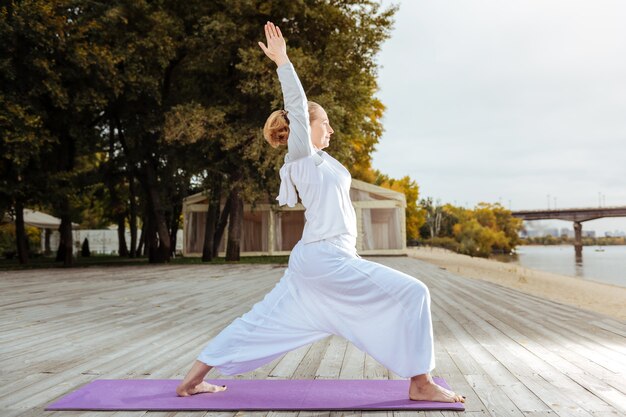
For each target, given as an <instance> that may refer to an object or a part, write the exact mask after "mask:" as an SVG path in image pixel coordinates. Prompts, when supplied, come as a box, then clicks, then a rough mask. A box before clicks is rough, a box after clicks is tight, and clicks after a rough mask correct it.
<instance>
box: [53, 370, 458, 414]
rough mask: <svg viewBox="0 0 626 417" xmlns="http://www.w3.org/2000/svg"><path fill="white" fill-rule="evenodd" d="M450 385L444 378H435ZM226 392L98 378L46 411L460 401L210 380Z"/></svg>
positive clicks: (341, 386)
mask: <svg viewBox="0 0 626 417" xmlns="http://www.w3.org/2000/svg"><path fill="white" fill-rule="evenodd" d="M434 380H435V382H436V383H437V384H439V385H441V386H442V387H445V388H448V389H450V387H449V386H448V384H446V382H445V381H444V380H443V379H442V378H437V377H435V378H434ZM207 382H209V383H211V384H215V385H227V386H228V389H227V390H226V391H222V392H217V393H205V394H196V395H192V396H190V397H178V396H177V395H176V392H175V389H176V387H177V386H178V384H179V383H180V381H179V380H172V379H124V380H120V379H99V380H95V381H93V382H91V383H89V384H87V385H85V386H83V387H82V388H80V389H78V390H76V391H74V392H71V393H69V394H67V395H65V396H64V397H62V398H61V399H59V400H58V401H56V402H54V403H53V404H50V405H49V406H48V407H47V408H46V410H148V411H157V410H158V411H169V410H458V411H462V410H464V409H465V407H464V405H463V404H462V403H440V402H431V401H411V400H409V399H408V389H409V382H408V380H386V379H367V380H362V379H357V380H348V379H342V380H337V379H223V380H219V379H213V380H207Z"/></svg>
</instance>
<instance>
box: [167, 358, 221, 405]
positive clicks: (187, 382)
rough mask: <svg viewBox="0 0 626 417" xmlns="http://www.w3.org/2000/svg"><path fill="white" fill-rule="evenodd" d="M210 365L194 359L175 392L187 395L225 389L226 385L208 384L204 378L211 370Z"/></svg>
mask: <svg viewBox="0 0 626 417" xmlns="http://www.w3.org/2000/svg"><path fill="white" fill-rule="evenodd" d="M211 368H212V366H210V365H207V364H206V363H202V362H200V361H198V360H196V361H195V362H194V363H193V365H192V366H191V369H190V370H189V372H187V375H186V376H185V379H183V381H182V382H181V383H180V385H179V386H178V388H176V394H178V396H180V397H188V396H190V395H193V394H200V393H201V392H219V391H224V390H226V385H222V386H221V387H219V386H217V385H213V384H209V383H208V382H206V381H205V380H204V377H205V376H206V374H207V373H208V372H209V371H210V370H211Z"/></svg>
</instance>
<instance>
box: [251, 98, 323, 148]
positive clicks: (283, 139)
mask: <svg viewBox="0 0 626 417" xmlns="http://www.w3.org/2000/svg"><path fill="white" fill-rule="evenodd" d="M307 104H308V110H309V122H312V121H313V120H315V119H316V118H317V117H316V116H317V110H318V109H322V106H320V105H319V104H317V103H316V102H314V101H309V102H308V103H307ZM288 113H289V112H288V111H286V110H276V111H273V112H272V114H270V117H268V118H267V120H266V121H265V126H263V137H264V138H265V140H266V141H267V143H269V144H270V145H271V146H272V148H277V147H278V146H280V145H286V144H287V139H288V138H289V118H288V117H287V114H288Z"/></svg>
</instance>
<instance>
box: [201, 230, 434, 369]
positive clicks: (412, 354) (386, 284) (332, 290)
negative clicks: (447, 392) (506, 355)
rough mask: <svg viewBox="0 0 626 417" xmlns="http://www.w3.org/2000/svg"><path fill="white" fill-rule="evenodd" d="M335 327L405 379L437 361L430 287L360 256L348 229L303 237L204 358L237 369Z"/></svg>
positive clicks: (265, 360) (220, 366)
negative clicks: (280, 271) (265, 289)
mask: <svg viewBox="0 0 626 417" xmlns="http://www.w3.org/2000/svg"><path fill="white" fill-rule="evenodd" d="M331 334H334V335H339V336H342V337H344V338H345V339H347V340H349V341H350V342H351V343H353V344H354V345H355V346H356V347H357V348H359V349H361V350H362V351H364V352H367V353H368V354H369V355H371V356H372V357H373V358H374V359H376V360H377V361H378V362H380V363H381V364H382V365H383V366H385V367H387V368H388V369H390V370H391V371H393V372H395V373H396V374H398V375H399V376H401V377H404V378H408V377H411V376H414V375H419V374H424V373H427V372H430V371H432V370H433V369H434V368H435V355H434V347H433V328H432V322H431V315H430V293H429V291H428V288H427V287H426V285H424V284H423V283H422V282H421V281H419V280H417V279H416V278H414V277H411V276H409V275H407V274H404V273H402V272H400V271H396V270H394V269H391V268H389V267H386V266H384V265H380V264H377V263H375V262H371V261H367V260H365V259H361V258H360V257H359V256H358V255H357V254H356V249H355V248H354V243H353V239H351V238H350V237H349V236H348V237H346V236H340V237H335V238H331V239H327V240H322V241H318V242H313V243H307V244H304V243H302V242H298V244H297V245H296V246H295V247H294V248H293V251H292V252H291V256H290V257H289V267H288V268H287V270H286V271H285V274H284V275H283V277H282V278H281V279H280V281H279V282H278V283H277V284H276V286H275V287H274V288H273V289H272V291H270V292H269V293H268V294H267V295H266V296H265V298H263V300H261V301H260V302H258V303H256V304H255V305H254V306H253V307H252V309H251V310H250V311H249V312H247V313H246V314H244V315H243V316H241V317H239V318H237V319H235V320H234V321H233V322H232V323H231V324H229V325H228V326H227V327H226V328H225V329H224V330H222V332H221V333H219V334H218V335H217V336H215V337H214V338H213V339H212V340H211V341H210V342H209V343H208V345H207V346H206V347H205V348H204V349H203V350H202V352H201V353H200V355H199V356H198V360H199V361H201V362H204V363H206V364H207V365H211V366H213V367H216V368H217V369H218V370H219V371H220V372H221V373H223V374H225V375H234V374H239V373H244V372H248V371H251V370H253V369H256V368H258V367H260V366H261V365H264V364H266V363H268V362H270V361H272V360H274V359H275V358H277V357H279V356H281V355H282V354H284V353H286V352H288V351H291V350H293V349H296V348H299V347H301V346H304V345H307V344H310V343H313V342H315V341H318V340H320V339H323V338H324V337H327V336H329V335H331Z"/></svg>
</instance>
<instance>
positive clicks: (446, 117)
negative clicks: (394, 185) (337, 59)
mask: <svg viewBox="0 0 626 417" xmlns="http://www.w3.org/2000/svg"><path fill="white" fill-rule="evenodd" d="M389 3H390V2H389V1H385V2H384V4H389ZM394 3H396V4H398V3H399V5H400V10H399V11H398V13H397V14H396V24H395V28H394V30H393V32H392V35H391V39H390V40H388V41H387V42H386V43H385V44H384V45H383V48H382V51H381V53H380V54H379V58H378V60H379V63H380V65H381V69H380V71H379V86H380V91H379V93H378V97H379V98H380V99H381V100H382V101H383V103H384V104H385V106H387V110H386V112H385V117H384V119H383V124H384V128H385V133H384V134H383V137H382V140H381V141H380V143H379V145H378V146H377V152H376V153H375V154H374V167H375V168H377V169H380V170H382V171H383V172H385V173H388V174H390V175H391V176H394V177H401V176H404V175H410V176H411V177H412V178H413V179H415V180H416V181H417V182H418V184H419V185H420V196H421V197H425V196H431V197H433V198H435V199H437V198H439V199H441V201H442V202H444V203H445V202H450V203H456V204H457V205H462V206H467V207H473V206H474V205H475V204H476V203H478V202H480V201H487V202H493V203H495V202H499V201H500V202H501V203H502V204H503V205H504V206H506V207H509V206H510V207H511V208H512V209H513V210H520V209H542V208H547V206H548V195H550V198H549V199H550V207H551V208H553V207H554V198H555V197H556V206H557V208H558V207H561V208H565V207H590V206H593V207H597V206H598V204H599V200H600V198H602V199H603V205H606V206H614V205H622V206H626V1H622V0H616V1H606V0H587V1H573V0H559V1H556V0H523V1H521V0H519V1H502V0H489V1H488V0H483V1H478V0H462V1H461V0H457V1H448V0H431V1H423V0H405V1H400V2H397V1H396V2H394ZM598 193H601V194H602V196H603V197H599V194H598ZM552 224H555V225H558V226H559V227H569V228H570V229H571V228H572V225H571V223H567V222H553V223H552ZM615 229H621V230H624V231H626V218H614V219H600V220H594V221H591V222H587V223H583V230H596V231H597V232H598V233H601V234H603V233H604V231H607V230H609V231H610V230H615Z"/></svg>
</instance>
